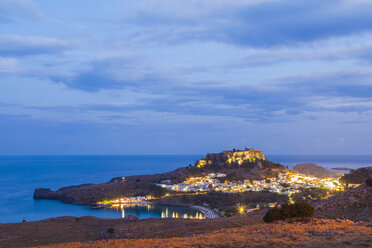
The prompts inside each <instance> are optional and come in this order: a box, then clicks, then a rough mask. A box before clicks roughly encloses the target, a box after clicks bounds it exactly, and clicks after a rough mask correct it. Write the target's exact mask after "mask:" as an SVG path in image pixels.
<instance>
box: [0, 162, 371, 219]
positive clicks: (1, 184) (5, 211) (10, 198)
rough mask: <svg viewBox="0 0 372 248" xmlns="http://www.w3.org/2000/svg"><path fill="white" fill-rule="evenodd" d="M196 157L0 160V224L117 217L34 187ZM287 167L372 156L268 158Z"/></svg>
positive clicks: (149, 169) (151, 212)
mask: <svg viewBox="0 0 372 248" xmlns="http://www.w3.org/2000/svg"><path fill="white" fill-rule="evenodd" d="M200 157H201V155H156V156H152V155H133V156H131V155H126V156H0V222H1V223H7V222H19V221H21V220H22V219H23V218H26V219H27V220H29V221H31V220H41V219H46V218H50V217H57V216H85V215H93V216H97V217H102V218H120V217H121V216H122V212H121V211H120V210H117V211H116V210H106V209H105V210H102V209H101V210H93V209H90V208H89V207H85V206H75V205H68V204H62V203H59V202H57V201H48V200H33V198H32V195H33V191H34V188H36V187H38V188H41V187H44V188H51V189H52V190H56V189H58V188H60V187H64V186H69V185H78V184H83V183H103V182H106V181H108V180H110V179H111V178H113V177H117V176H130V175H138V174H153V173H162V172H166V171H170V170H174V169H176V168H179V167H182V166H187V165H188V164H194V161H195V160H196V159H200ZM268 158H269V159H270V160H272V161H275V162H280V163H282V164H284V165H288V166H289V167H290V168H291V167H292V166H293V165H295V164H298V163H303V162H315V163H317V164H319V165H322V166H324V167H326V168H332V167H350V168H359V167H365V166H370V165H372V156H299V155H296V156H294V155H271V156H270V155H269V156H268ZM165 210H166V208H165V207H160V206H157V207H156V208H155V209H148V208H146V207H134V208H129V209H125V214H126V215H128V214H134V215H136V216H138V217H139V218H151V217H161V213H162V212H164V211H165ZM168 211H173V212H179V214H182V213H188V214H189V215H190V214H195V212H194V211H195V210H191V209H185V208H168Z"/></svg>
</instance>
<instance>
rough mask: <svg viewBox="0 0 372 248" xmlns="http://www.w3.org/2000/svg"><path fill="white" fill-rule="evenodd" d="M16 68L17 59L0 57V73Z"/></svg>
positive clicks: (9, 71) (15, 69)
mask: <svg viewBox="0 0 372 248" xmlns="http://www.w3.org/2000/svg"><path fill="white" fill-rule="evenodd" d="M17 70H18V60H16V59H14V58H2V57H0V73H14V72H16V71H17Z"/></svg>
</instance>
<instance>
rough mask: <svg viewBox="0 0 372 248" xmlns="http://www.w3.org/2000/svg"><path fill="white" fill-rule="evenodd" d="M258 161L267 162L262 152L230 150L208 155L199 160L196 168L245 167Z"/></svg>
mask: <svg viewBox="0 0 372 248" xmlns="http://www.w3.org/2000/svg"><path fill="white" fill-rule="evenodd" d="M256 160H266V157H265V155H264V154H263V152H262V151H260V150H254V149H248V148H245V149H244V150H235V149H234V150H232V151H231V150H228V151H223V152H220V153H208V154H207V156H205V158H203V159H201V160H197V161H196V162H195V166H197V167H199V168H202V167H204V166H206V165H216V166H224V165H243V164H247V163H253V162H256Z"/></svg>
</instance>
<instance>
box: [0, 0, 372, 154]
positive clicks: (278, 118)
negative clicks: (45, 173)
mask: <svg viewBox="0 0 372 248" xmlns="http://www.w3.org/2000/svg"><path fill="white" fill-rule="evenodd" d="M371 13H372V1H370V0H342V1H341V0H314V1H306V0H286V1H282V0H249V1H248V0H246V1H244V0H230V1H222V0H214V1H211V0H186V1H178V0H133V1H129V0H128V1H122V0H108V1H98V0H64V1H50V0H38V1H36V0H35V1H31V0H0V154H2V155H19V154H30V155H35V154H42V155H43V154H47V155H49V154H143V153H146V154H204V153H206V152H217V151H220V150H223V149H231V148H234V147H235V148H244V147H252V148H257V149H262V150H263V151H264V152H265V153H271V154H371V151H372V125H371V124H372V115H371V113H372V80H371V76H372V67H371V65H372V14H371Z"/></svg>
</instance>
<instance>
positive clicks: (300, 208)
mask: <svg viewBox="0 0 372 248" xmlns="http://www.w3.org/2000/svg"><path fill="white" fill-rule="evenodd" d="M314 211H315V210H314V207H313V206H311V204H309V203H307V202H298V203H294V204H283V205H282V207H281V208H277V207H275V208H273V209H270V210H269V211H267V213H266V214H265V216H264V217H263V220H264V221H265V222H268V223H270V222H273V221H276V220H287V219H289V220H291V221H292V220H293V219H295V220H303V219H307V218H311V217H313V216H314Z"/></svg>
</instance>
